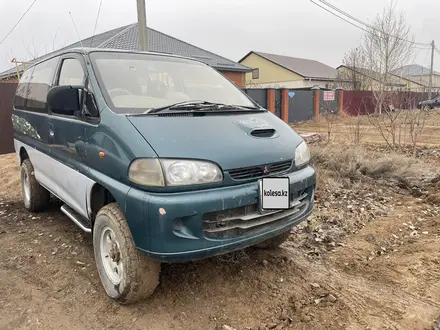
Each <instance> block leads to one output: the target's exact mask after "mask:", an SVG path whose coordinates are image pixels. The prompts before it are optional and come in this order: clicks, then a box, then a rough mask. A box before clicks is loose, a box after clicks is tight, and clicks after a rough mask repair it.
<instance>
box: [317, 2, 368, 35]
mask: <svg viewBox="0 0 440 330" xmlns="http://www.w3.org/2000/svg"><path fill="white" fill-rule="evenodd" d="M318 1H319V0H318ZM310 2H311V3H313V4H315V5H317V6H318V7H321V8H322V9H324V10H326V11H328V12H329V13H330V14H332V15H334V16H336V17H338V18H340V19H342V20H343V21H346V22H347V23H348V24H351V25H353V26H354V27H357V28H358V29H361V30H363V31H365V32H368V31H367V30H366V29H364V28H363V27H360V26H358V25H356V24H354V23H353V22H350V21H349V20H347V19H345V18H343V17H341V16H339V15H338V14H336V13H334V12H332V11H331V10H329V9H327V8H325V7H324V6H321V5H320V4H318V3H316V2H314V1H313V0H310Z"/></svg>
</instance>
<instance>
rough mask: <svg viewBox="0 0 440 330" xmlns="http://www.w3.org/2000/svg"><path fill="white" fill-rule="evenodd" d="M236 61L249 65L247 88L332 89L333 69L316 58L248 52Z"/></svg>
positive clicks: (335, 75)
mask: <svg viewBox="0 0 440 330" xmlns="http://www.w3.org/2000/svg"><path fill="white" fill-rule="evenodd" d="M238 63H240V64H242V65H245V66H247V67H250V68H251V69H252V71H251V72H249V73H247V74H246V86H247V87H263V88H291V89H295V88H312V87H319V88H333V84H334V81H335V79H336V77H337V71H336V69H334V68H332V67H330V66H328V65H326V64H324V63H321V62H319V61H315V60H310V59H304V58H297V57H291V56H284V55H276V54H269V53H263V52H257V51H251V52H249V53H248V54H246V55H245V56H244V57H243V58H242V59H241V60H239V61H238Z"/></svg>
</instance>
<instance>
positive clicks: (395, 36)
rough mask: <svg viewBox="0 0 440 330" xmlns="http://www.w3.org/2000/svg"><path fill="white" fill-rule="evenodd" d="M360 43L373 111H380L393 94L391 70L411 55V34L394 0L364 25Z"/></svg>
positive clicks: (412, 48)
mask: <svg viewBox="0 0 440 330" xmlns="http://www.w3.org/2000/svg"><path fill="white" fill-rule="evenodd" d="M361 45H362V50H361V51H362V52H363V56H364V57H365V67H366V69H367V70H368V72H369V74H368V77H369V84H370V85H371V89H372V90H373V93H374V98H375V101H376V102H375V103H376V107H375V111H376V113H381V112H382V109H384V108H386V107H387V106H388V105H389V104H391V100H392V95H393V93H396V80H397V77H396V76H395V75H393V74H392V73H391V72H392V71H394V70H396V69H398V68H400V67H402V65H404V64H406V63H408V62H409V61H410V60H411V59H412V57H413V55H414V36H412V35H411V29H410V26H409V25H408V24H407V22H406V20H405V17H404V15H403V12H398V11H397V9H396V3H395V2H394V0H393V1H391V2H390V4H389V5H388V6H387V7H386V8H385V9H384V10H383V12H382V14H379V15H377V17H376V18H375V20H374V21H373V22H372V23H371V24H370V25H369V26H368V27H367V32H366V33H365V34H364V36H363V39H362V44H361Z"/></svg>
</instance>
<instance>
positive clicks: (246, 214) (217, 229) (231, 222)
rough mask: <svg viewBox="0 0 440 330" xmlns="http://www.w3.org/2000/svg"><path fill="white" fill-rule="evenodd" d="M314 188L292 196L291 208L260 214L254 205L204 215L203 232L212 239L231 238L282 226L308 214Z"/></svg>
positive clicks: (257, 207) (256, 205)
mask: <svg viewBox="0 0 440 330" xmlns="http://www.w3.org/2000/svg"><path fill="white" fill-rule="evenodd" d="M312 192H313V188H312V187H310V188H308V189H306V190H303V191H300V192H296V193H291V194H290V208H289V209H287V210H282V211H273V212H268V213H265V214H260V212H259V206H258V204H252V205H247V206H242V207H237V208H234V209H228V210H224V211H217V212H210V213H205V214H204V215H203V231H204V234H205V236H206V237H210V238H218V239H220V238H231V237H236V236H240V235H243V234H245V233H247V234H249V233H252V232H256V231H259V230H264V229H265V228H266V227H268V226H271V225H273V224H276V225H280V224H281V223H282V222H283V221H285V220H286V218H287V217H289V219H292V216H294V217H295V218H299V217H300V216H301V215H303V214H304V212H306V210H307V209H308V207H309V204H310V200H311V198H312V196H313V193H312Z"/></svg>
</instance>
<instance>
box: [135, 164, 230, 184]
mask: <svg viewBox="0 0 440 330" xmlns="http://www.w3.org/2000/svg"><path fill="white" fill-rule="evenodd" d="M128 177H129V179H130V180H131V181H132V182H135V183H138V184H141V185H144V186H153V187H164V186H165V185H166V186H186V185H195V184H204V183H214V182H219V181H222V180H223V174H222V171H221V170H220V168H219V167H218V166H217V165H215V164H213V163H210V162H205V161H197V160H180V159H160V160H159V159H156V158H145V159H137V160H135V161H133V163H132V164H131V165H130V168H129V171H128Z"/></svg>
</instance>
